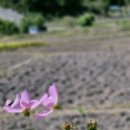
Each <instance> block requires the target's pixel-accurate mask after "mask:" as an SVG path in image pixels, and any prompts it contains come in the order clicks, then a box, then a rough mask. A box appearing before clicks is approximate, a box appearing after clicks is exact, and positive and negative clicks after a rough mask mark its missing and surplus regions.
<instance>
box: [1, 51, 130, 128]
mask: <svg viewBox="0 0 130 130" xmlns="http://www.w3.org/2000/svg"><path fill="white" fill-rule="evenodd" d="M7 54H8V53H7ZM14 55H15V56H16V54H15V53H14ZM9 56H11V55H9ZM1 57H2V55H1ZM3 57H4V56H3ZM3 57H2V58H3ZM5 57H6V56H5ZM12 57H13V53H12ZM30 57H31V56H29V55H28V56H22V55H21V57H20V58H21V59H20V58H19V56H16V58H15V60H14V58H9V59H10V61H8V63H7V64H8V65H10V66H12V67H13V66H14V64H15V63H16V64H17V61H20V63H21V62H22V61H25V60H28V59H29V58H30ZM31 58H33V59H32V60H29V62H27V63H26V62H25V64H22V65H21V66H18V67H16V68H15V69H13V70H10V69H8V66H7V67H5V68H6V69H7V71H6V73H5V74H4V75H1V77H0V97H1V99H0V104H1V105H3V104H4V102H5V100H6V99H7V98H12V99H13V98H14V95H15V94H16V93H18V92H20V91H21V90H23V89H28V90H29V91H30V92H31V94H32V97H37V96H41V95H42V94H43V93H42V92H45V90H46V89H47V87H48V86H49V85H50V84H51V83H52V82H55V83H56V84H57V87H58V90H59V103H60V104H61V105H62V107H63V110H62V112H61V114H58V113H57V112H56V113H54V116H50V117H48V118H47V119H45V120H43V121H41V122H39V123H38V124H37V123H36V125H35V126H34V127H36V128H37V129H38V130H42V129H43V128H46V129H48V130H52V129H54V130H55V129H56V130H57V129H61V127H60V126H61V124H63V122H64V121H69V120H70V121H73V122H75V123H76V124H78V123H80V122H81V123H80V124H81V125H80V127H81V128H82V129H83V130H84V129H85V122H86V120H87V119H88V118H94V119H97V120H98V122H99V128H100V129H102V130H103V129H106V130H122V129H123V130H129V126H130V112H129V110H128V111H125V109H124V107H127V108H129V105H130V102H129V101H130V87H129V85H130V65H129V64H130V50H129V49H127V50H126V49H125V50H119V51H116V50H115V51H112V50H109V51H92V52H91V51H88V52H69V53H55V54H50V55H47V56H42V55H41V56H37V57H35V58H34V57H33V56H32V57H31ZM12 59H13V60H14V61H12ZM17 59H18V60H17ZM11 61H12V62H11ZM15 61H16V62H15ZM1 63H2V60H1V62H0V64H1ZM12 63H13V64H12ZM22 63H23V62H22ZM16 66H17V65H16ZM9 68H10V67H9ZM79 106H80V107H79ZM106 106H111V107H112V108H111V109H113V108H114V110H113V113H110V112H109V111H105V112H103V111H99V112H98V110H97V112H96V109H97V108H98V109H100V107H103V108H104V107H106ZM117 106H120V107H121V109H122V111H119V112H118V111H116V109H117V108H116V107H117ZM80 108H83V109H88V110H91V109H94V110H95V111H94V112H91V113H89V112H88V113H87V112H84V114H77V113H74V112H73V110H74V109H76V110H78V109H80ZM68 109H69V110H70V111H71V114H66V115H65V114H63V113H64V111H65V110H68ZM2 117H4V114H2V112H1V119H0V120H1V126H2V128H1V130H3V127H4V130H15V129H17V130H22V129H24V130H26V129H28V130H29V129H30V128H28V127H26V125H27V121H26V120H25V119H24V118H22V117H19V116H16V117H13V118H12V116H11V117H9V118H2ZM21 127H22V128H21Z"/></svg>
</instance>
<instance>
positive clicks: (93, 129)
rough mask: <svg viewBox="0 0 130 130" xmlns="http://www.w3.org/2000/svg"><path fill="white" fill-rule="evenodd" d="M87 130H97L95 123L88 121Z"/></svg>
mask: <svg viewBox="0 0 130 130" xmlns="http://www.w3.org/2000/svg"><path fill="white" fill-rule="evenodd" d="M87 130H97V122H96V121H95V120H93V119H92V120H89V121H88V122H87Z"/></svg>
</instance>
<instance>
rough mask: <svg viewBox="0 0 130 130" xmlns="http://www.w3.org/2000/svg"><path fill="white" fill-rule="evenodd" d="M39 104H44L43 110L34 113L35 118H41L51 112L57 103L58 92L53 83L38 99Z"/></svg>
mask: <svg viewBox="0 0 130 130" xmlns="http://www.w3.org/2000/svg"><path fill="white" fill-rule="evenodd" d="M40 102H41V104H42V105H43V106H44V111H43V112H40V113H38V114H37V115H36V118H37V119H42V118H44V117H46V116H48V115H49V114H51V113H52V112H53V111H54V109H55V108H56V107H57V103H58V92H57V89H56V86H55V84H54V83H53V85H51V86H50V87H49V91H48V93H46V94H44V95H43V96H42V98H41V99H40Z"/></svg>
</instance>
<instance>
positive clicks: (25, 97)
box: [21, 90, 30, 104]
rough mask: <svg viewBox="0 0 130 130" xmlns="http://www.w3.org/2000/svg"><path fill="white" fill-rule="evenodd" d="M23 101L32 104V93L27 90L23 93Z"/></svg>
mask: <svg viewBox="0 0 130 130" xmlns="http://www.w3.org/2000/svg"><path fill="white" fill-rule="evenodd" d="M21 101H22V102H24V103H25V104H30V94H29V93H28V91H27V90H25V91H23V92H22V93H21Z"/></svg>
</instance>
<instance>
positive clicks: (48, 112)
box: [36, 110, 53, 120]
mask: <svg viewBox="0 0 130 130" xmlns="http://www.w3.org/2000/svg"><path fill="white" fill-rule="evenodd" d="M52 112H53V110H50V111H43V112H41V113H38V114H36V119H39V120H40V119H43V118H45V117H46V116H48V115H50V114H51V113H52Z"/></svg>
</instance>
